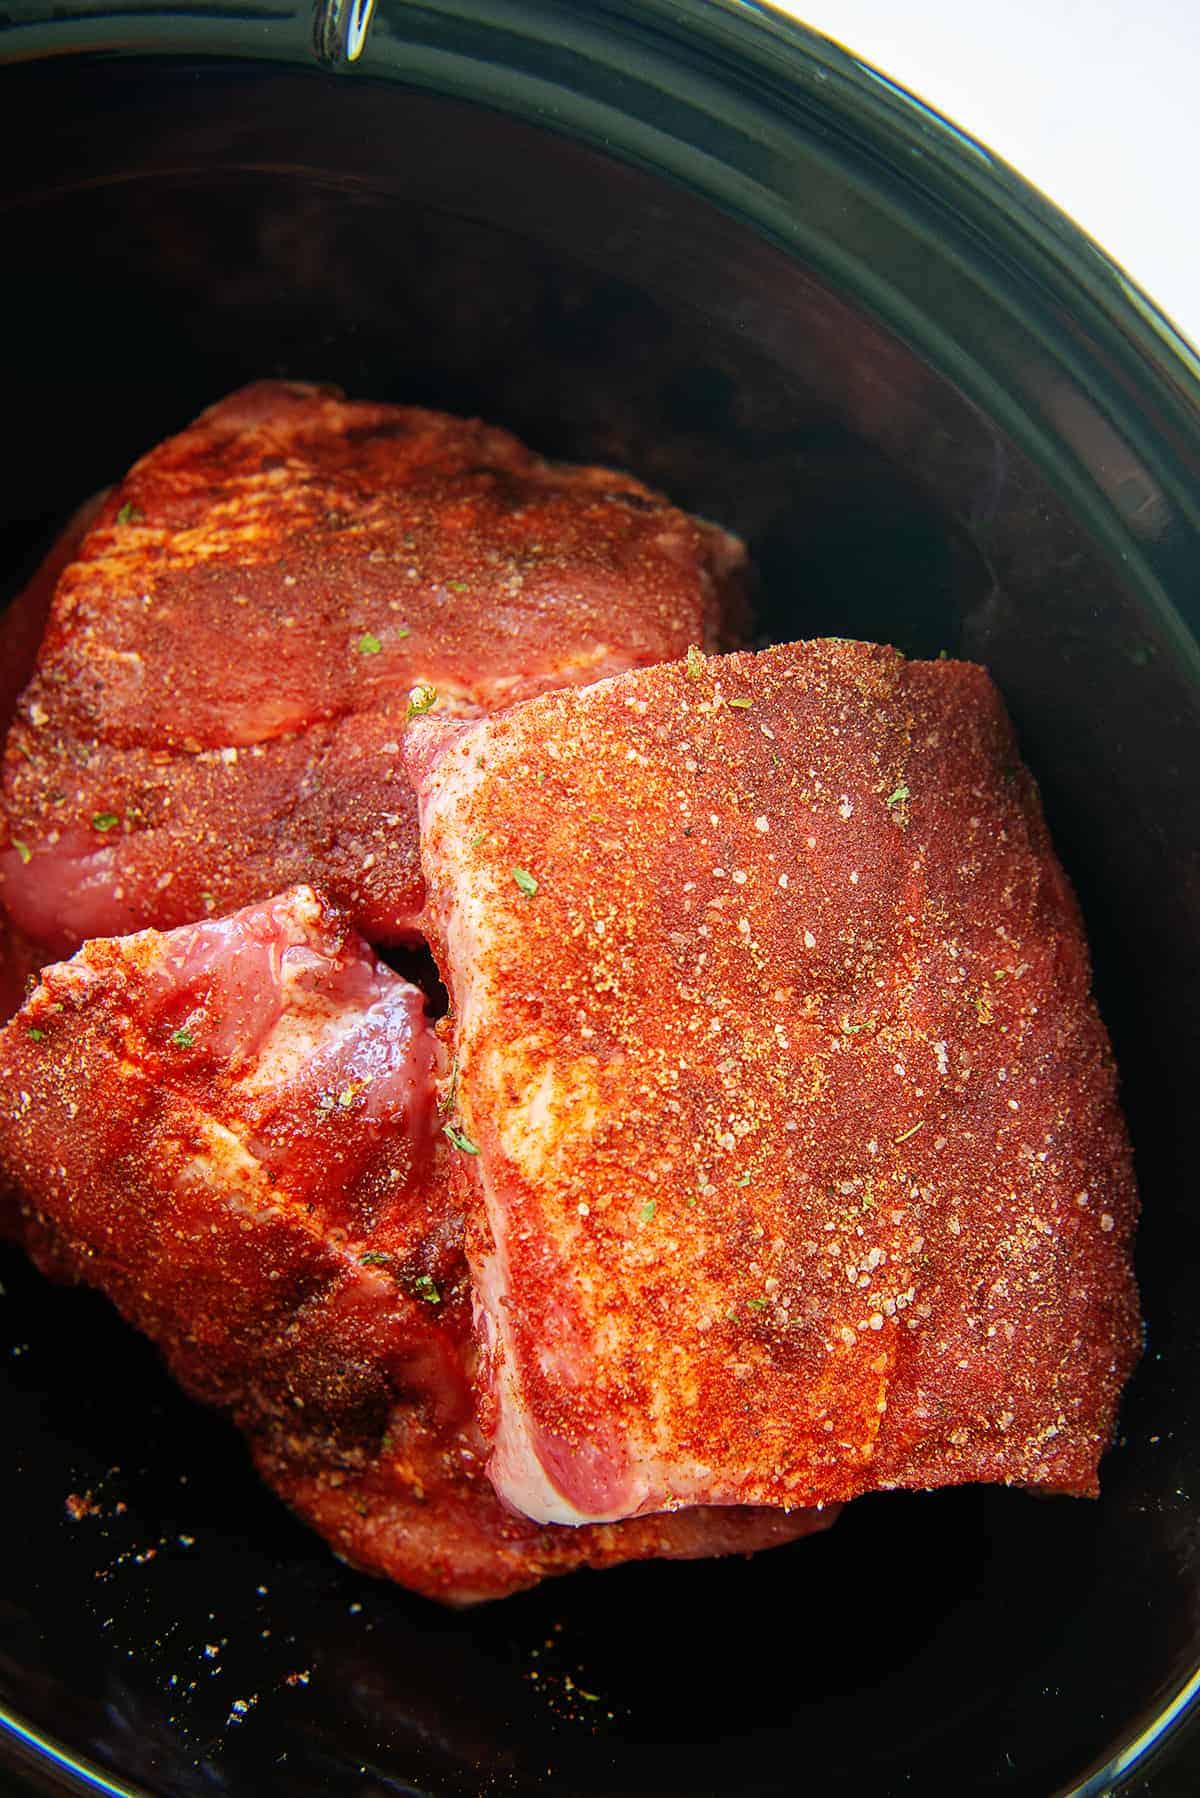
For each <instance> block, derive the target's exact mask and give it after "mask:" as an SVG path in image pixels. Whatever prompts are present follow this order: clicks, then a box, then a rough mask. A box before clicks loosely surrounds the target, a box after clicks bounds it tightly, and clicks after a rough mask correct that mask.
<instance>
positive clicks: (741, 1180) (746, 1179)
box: [733, 1174, 751, 1186]
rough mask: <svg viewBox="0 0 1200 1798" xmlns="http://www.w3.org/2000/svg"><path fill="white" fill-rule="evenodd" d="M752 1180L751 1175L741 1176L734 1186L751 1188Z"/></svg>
mask: <svg viewBox="0 0 1200 1798" xmlns="http://www.w3.org/2000/svg"><path fill="white" fill-rule="evenodd" d="M750 1180H751V1176H750V1175H749V1174H740V1175H739V1176H738V1178H737V1179H736V1180H735V1181H734V1183H733V1184H734V1185H735V1186H749V1184H750Z"/></svg>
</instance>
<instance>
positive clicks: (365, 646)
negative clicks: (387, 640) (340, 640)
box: [358, 631, 383, 656]
mask: <svg viewBox="0 0 1200 1798" xmlns="http://www.w3.org/2000/svg"><path fill="white" fill-rule="evenodd" d="M382 648H383V644H382V643H381V642H380V641H379V638H378V637H376V636H375V635H374V634H373V632H371V631H364V632H363V634H362V636H361V637H360V638H359V639H358V653H359V654H360V655H364V656H377V655H378V654H379V652H380V650H381V649H382Z"/></svg>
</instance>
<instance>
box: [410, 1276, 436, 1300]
mask: <svg viewBox="0 0 1200 1798" xmlns="http://www.w3.org/2000/svg"><path fill="white" fill-rule="evenodd" d="M413 1286H414V1287H415V1289H416V1293H417V1297H418V1298H422V1299H424V1300H425V1303H426V1304H427V1305H440V1304H441V1302H442V1295H441V1293H440V1292H439V1291H438V1289H437V1287H436V1285H435V1284H434V1282H433V1278H432V1276H431V1275H429V1274H421V1275H420V1277H419V1278H418V1279H416V1280H414V1281H413Z"/></svg>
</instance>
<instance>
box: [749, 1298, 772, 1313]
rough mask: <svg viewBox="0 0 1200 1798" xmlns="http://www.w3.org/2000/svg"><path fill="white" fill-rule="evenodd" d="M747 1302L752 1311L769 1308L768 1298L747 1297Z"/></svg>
mask: <svg viewBox="0 0 1200 1798" xmlns="http://www.w3.org/2000/svg"><path fill="white" fill-rule="evenodd" d="M746 1303H747V1305H749V1307H750V1309H751V1311H765V1310H766V1308H767V1301H766V1299H747V1300H746Z"/></svg>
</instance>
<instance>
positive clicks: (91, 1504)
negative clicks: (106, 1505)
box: [66, 1492, 100, 1523]
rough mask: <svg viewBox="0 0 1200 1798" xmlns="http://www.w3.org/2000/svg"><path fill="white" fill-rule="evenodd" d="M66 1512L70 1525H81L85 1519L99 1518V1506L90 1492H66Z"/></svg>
mask: <svg viewBox="0 0 1200 1798" xmlns="http://www.w3.org/2000/svg"><path fill="white" fill-rule="evenodd" d="M66 1511H67V1516H68V1517H69V1518H70V1519H71V1522H72V1523H82V1521H83V1519H84V1518H85V1517H99V1516H100V1506H99V1505H98V1504H97V1503H96V1501H95V1499H94V1498H93V1497H92V1495H91V1493H90V1492H68V1494H67V1498H66Z"/></svg>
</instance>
